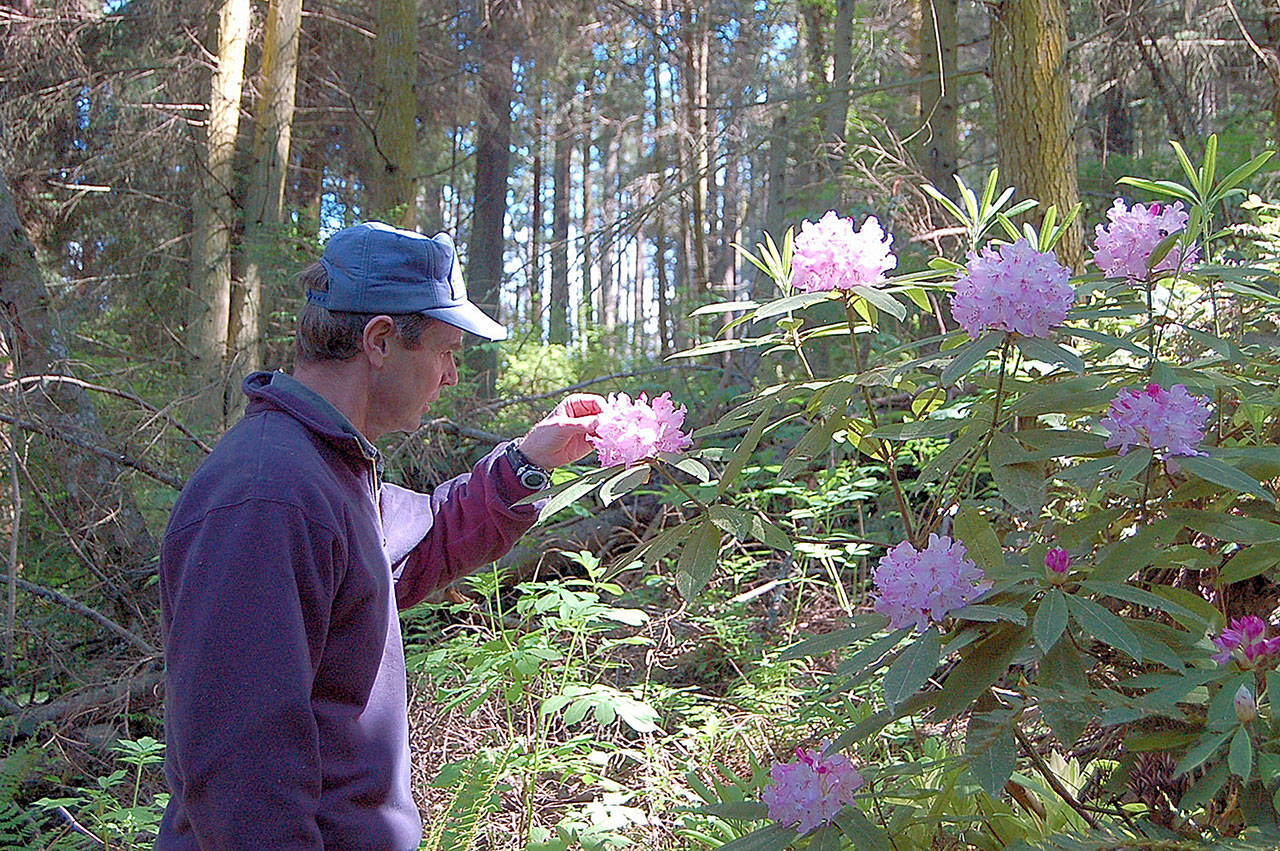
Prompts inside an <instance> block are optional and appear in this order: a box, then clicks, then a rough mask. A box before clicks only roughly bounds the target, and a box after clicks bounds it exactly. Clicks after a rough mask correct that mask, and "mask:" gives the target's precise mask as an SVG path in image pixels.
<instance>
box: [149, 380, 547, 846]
mask: <svg viewBox="0 0 1280 851" xmlns="http://www.w3.org/2000/svg"><path fill="white" fill-rule="evenodd" d="M244 387H245V392H246V393H247V394H248V396H249V405H248V408H247V410H246V412H245V415H244V419H243V420H241V421H240V422H239V423H238V424H237V425H236V426H235V427H234V428H232V429H231V430H230V431H228V432H227V434H226V435H225V436H223V438H222V440H220V441H219V442H218V445H217V446H216V447H215V448H214V450H213V453H212V454H211V455H210V456H209V457H208V459H207V460H206V461H205V462H204V464H202V465H201V466H200V468H199V469H198V470H197V471H196V473H195V475H193V476H192V477H191V480H190V481H189V482H188V483H187V486H186V488H185V489H184V490H183V492H182V495H181V496H180V497H179V498H178V502H177V504H176V505H175V506H174V509H173V514H172V516H171V518H170V520H169V526H168V529H167V530H166V532H165V537H164V542H163V544H162V546H161V551H160V596H161V605H162V609H161V613H162V619H163V621H162V622H163V627H164V635H165V658H166V664H167V670H166V681H165V686H166V691H165V738H166V743H167V756H166V759H165V773H166V775H167V777H168V781H169V787H170V789H171V791H172V797H171V799H170V801H169V806H168V809H167V810H166V811H165V814H164V820H163V822H162V824H161V827H160V836H159V839H158V840H157V842H156V848H157V849H163V851H170V849H175V850H176V849H196V848H199V849H204V851H210V849H251V848H252V849H285V848H287V849H294V850H295V851H296V850H297V849H313V848H315V849H318V848H331V849H344V851H346V850H347V849H351V850H352V851H355V849H379V851H401V849H405V850H406V851H407V849H415V848H417V847H418V843H419V841H420V839H421V833H422V823H421V820H420V818H419V815H418V810H417V807H416V806H415V805H414V802H413V797H412V795H411V793H410V789H409V768H410V763H409V727H408V718H407V697H406V683H405V666H404V647H403V645H402V643H401V638H400V623H399V619H398V617H397V615H396V609H397V606H398V607H400V608H406V607H408V606H412V605H413V604H415V603H417V602H419V601H421V600H422V599H423V597H425V596H426V595H427V594H429V593H430V592H431V591H432V590H434V589H437V588H439V587H441V586H443V585H445V584H447V583H448V582H450V581H451V580H453V579H454V578H456V577H458V576H461V575H462V574H464V573H466V572H468V571H470V570H473V569H475V568H477V567H479V566H480V565H483V564H485V563H487V562H490V561H493V560H494V559H496V558H498V557H499V556H501V555H502V554H504V553H505V552H506V551H507V550H509V549H510V548H511V546H512V544H513V543H514V542H515V541H516V539H517V538H519V536H520V535H522V534H523V533H524V532H525V531H526V530H527V529H528V528H529V526H531V525H532V524H533V522H534V520H535V519H536V516H537V511H536V509H535V508H534V507H533V506H530V505H525V506H520V507H516V508H513V507H511V505H512V503H513V502H516V501H517V500H519V499H521V498H522V497H524V496H525V495H527V494H528V491H527V490H526V489H525V488H524V487H523V486H522V485H521V484H520V483H519V481H518V480H517V479H516V476H515V473H514V471H513V470H512V469H511V465H510V463H509V462H507V461H506V460H505V458H504V456H503V452H502V447H499V448H498V449H496V450H494V451H493V452H491V453H490V454H489V455H488V456H487V457H485V458H484V459H483V460H481V461H480V463H479V464H477V465H476V467H475V469H474V470H473V471H472V472H471V473H470V474H464V475H462V476H459V477H457V478H455V479H452V480H451V481H448V482H446V483H444V484H443V485H441V486H440V487H438V488H436V490H435V492H434V493H432V494H429V495H428V494H419V493H415V492H413V491H409V490H406V489H404V488H400V487H396V486H395V485H380V483H379V476H378V470H377V466H378V462H377V453H376V451H375V450H373V449H372V447H371V446H369V444H368V443H367V442H366V441H364V440H363V439H362V438H360V437H358V434H357V433H356V432H355V431H354V429H353V428H352V427H351V426H350V424H349V423H347V422H346V420H345V418H343V417H342V416H341V414H339V413H338V412H337V411H336V409H334V408H333V407H332V406H329V405H328V403H326V402H324V400H323V399H321V398H320V397H319V396H317V395H315V394H314V393H311V392H310V391H308V390H307V389H306V388H305V387H303V386H302V385H301V384H299V383H298V382H297V381H294V380H292V379H289V378H288V377H285V376H280V375H278V374H277V376H276V380H275V381H273V380H272V376H271V374H270V373H255V374H254V375H251V376H249V378H248V379H246V380H245V385H244ZM393 564H394V565H395V570H394V573H393ZM393 577H398V578H393Z"/></svg>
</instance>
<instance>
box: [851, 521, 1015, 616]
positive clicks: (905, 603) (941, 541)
mask: <svg viewBox="0 0 1280 851" xmlns="http://www.w3.org/2000/svg"><path fill="white" fill-rule="evenodd" d="M872 582H873V583H875V587H876V592H877V594H876V601H875V610H876V611H877V612H880V613H881V614H882V615H885V616H886V617H888V618H889V626H890V627H892V628H893V629H900V628H901V627H904V626H912V625H914V626H915V627H916V628H917V629H921V630H922V629H924V628H925V626H926V625H927V624H928V622H929V619H930V618H932V619H933V620H934V621H935V622H937V621H941V620H942V619H943V618H945V617H946V616H947V613H948V612H950V611H952V610H953V609H958V608H960V607H961V606H964V605H967V604H968V603H970V602H972V601H973V600H975V599H977V597H978V596H979V595H980V594H982V592H984V591H986V590H987V589H988V588H990V587H991V583H990V582H989V581H987V579H986V576H985V574H983V572H982V569H981V568H979V567H978V566H977V565H976V564H974V562H973V560H972V559H970V558H968V557H966V555H965V548H964V544H962V543H959V542H958V541H957V542H952V540H951V539H950V538H948V537H946V536H945V535H943V536H939V535H930V536H929V545H928V546H926V547H925V548H924V549H923V550H917V549H916V548H915V547H913V546H911V544H910V542H908V541H903V542H902V543H900V544H898V545H897V546H896V547H894V548H893V549H891V550H889V552H888V553H886V554H885V556H884V558H882V559H880V564H879V566H878V567H876V569H875V573H874V574H873V575H872Z"/></svg>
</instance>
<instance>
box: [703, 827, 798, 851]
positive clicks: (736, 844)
mask: <svg viewBox="0 0 1280 851" xmlns="http://www.w3.org/2000/svg"><path fill="white" fill-rule="evenodd" d="M798 835H799V834H797V833H796V832H795V831H794V830H793V829H791V828H789V827H783V826H782V825H780V824H771V825H769V826H768V827H762V828H760V829H759V830H754V831H752V832H751V833H748V834H747V835H746V836H740V837H738V838H737V839H735V840H733V841H732V842H726V843H725V844H724V845H721V846H720V851H786V849H787V848H789V847H790V846H791V843H792V842H794V841H795V838H796V836H798Z"/></svg>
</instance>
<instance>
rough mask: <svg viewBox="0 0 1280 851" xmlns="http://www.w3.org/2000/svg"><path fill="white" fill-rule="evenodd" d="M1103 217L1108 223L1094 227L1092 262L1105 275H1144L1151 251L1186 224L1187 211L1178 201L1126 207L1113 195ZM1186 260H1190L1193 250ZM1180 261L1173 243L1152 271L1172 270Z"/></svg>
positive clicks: (1132, 278) (1179, 255) (1124, 276)
mask: <svg viewBox="0 0 1280 851" xmlns="http://www.w3.org/2000/svg"><path fill="white" fill-rule="evenodd" d="M1107 218H1108V219H1110V220H1111V224H1110V225H1106V226H1103V225H1098V228H1097V239H1096V240H1095V241H1094V252H1093V262H1095V263H1097V264H1098V268H1099V269H1101V270H1102V272H1103V274H1105V275H1106V276H1107V277H1108V278H1129V279H1130V280H1135V279H1138V278H1145V277H1146V276H1147V264H1148V263H1149V262H1150V260H1151V252H1152V251H1154V250H1155V249H1156V246H1157V245H1159V244H1160V243H1161V241H1162V240H1164V239H1165V238H1166V237H1168V236H1169V235H1171V234H1175V233H1177V232H1178V231H1180V230H1182V229H1183V228H1185V227H1186V226H1187V214H1186V213H1185V212H1183V209H1182V203H1181V202H1174V204H1173V205H1172V206H1170V207H1165V208H1161V206H1160V205H1159V204H1152V205H1151V206H1150V207H1147V206H1145V205H1143V204H1134V205H1133V209H1129V207H1128V206H1127V205H1126V204H1125V203H1124V199H1122V198H1117V199H1116V201H1115V203H1114V204H1112V205H1111V209H1110V210H1108V211H1107ZM1187 259H1188V261H1190V260H1194V259H1195V252H1194V251H1193V252H1192V253H1191V254H1190V255H1188V258H1187ZM1181 262H1182V251H1181V249H1180V248H1179V247H1178V246H1176V245H1175V246H1174V247H1173V248H1172V250H1170V251H1169V253H1168V254H1166V255H1165V256H1164V258H1163V259H1161V261H1160V262H1159V263H1157V264H1156V266H1155V269H1154V270H1153V271H1156V272H1164V271H1170V270H1175V269H1177V268H1178V267H1179V264H1180V263H1181Z"/></svg>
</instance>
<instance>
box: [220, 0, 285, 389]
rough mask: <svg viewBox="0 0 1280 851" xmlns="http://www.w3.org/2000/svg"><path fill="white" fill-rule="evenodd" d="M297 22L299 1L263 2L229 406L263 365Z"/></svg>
mask: <svg viewBox="0 0 1280 851" xmlns="http://www.w3.org/2000/svg"><path fill="white" fill-rule="evenodd" d="M301 25H302V0H271V2H270V3H269V4H268V6H267V23H266V30H265V33H264V35H263V41H262V69H261V73H260V74H259V80H260V82H259V101H258V108H257V115H256V117H255V119H256V120H255V121H254V128H253V151H252V154H253V162H252V165H251V167H250V172H249V181H248V183H247V184H246V189H245V205H244V256H245V262H244V274H243V277H242V280H239V281H236V282H235V283H234V285H233V286H232V290H231V320H230V321H231V326H230V330H229V339H228V355H229V358H230V363H229V364H228V368H227V373H228V375H229V376H230V377H231V380H230V381H229V382H228V386H227V410H228V411H237V410H239V409H240V408H241V406H242V404H243V402H242V400H243V398H244V396H243V394H241V393H240V386H239V385H240V381H239V379H241V378H243V377H244V376H245V375H247V374H248V373H250V372H251V371H253V370H255V369H260V368H261V367H262V361H263V353H264V349H265V341H264V338H263V317H264V315H265V313H266V310H265V308H266V307H267V294H266V292H265V288H264V286H263V274H262V269H263V266H264V265H265V264H267V263H270V262H271V261H270V257H271V253H272V247H273V243H274V242H275V241H276V240H277V239H279V237H280V233H279V227H280V215H281V210H282V208H283V206H284V185H285V177H286V173H287V169H288V165H289V141H290V139H291V137H292V134H293V113H294V97H295V94H296V91H297V83H298V36H299V33H300V31H301Z"/></svg>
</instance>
